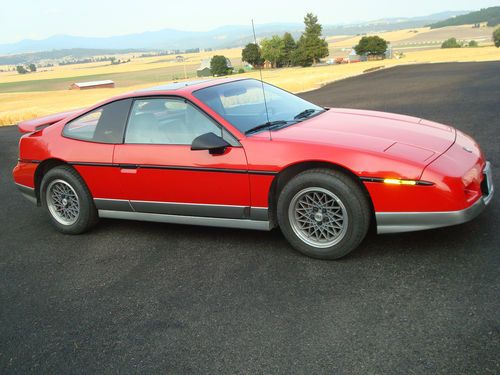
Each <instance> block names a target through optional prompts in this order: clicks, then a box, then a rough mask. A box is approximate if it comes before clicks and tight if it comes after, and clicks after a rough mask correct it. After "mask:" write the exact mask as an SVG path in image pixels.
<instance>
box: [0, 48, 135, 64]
mask: <svg viewBox="0 0 500 375" xmlns="http://www.w3.org/2000/svg"><path fill="white" fill-rule="evenodd" d="M130 52H138V51H137V50H135V49H95V48H93V49H91V48H70V49H58V50H52V51H42V52H30V53H21V54H17V55H6V56H0V65H16V64H29V63H32V62H38V61H40V60H53V59H62V58H64V57H72V58H74V59H81V58H87V57H90V56H101V55H115V54H122V53H130Z"/></svg>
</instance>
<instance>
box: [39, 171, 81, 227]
mask: <svg viewBox="0 0 500 375" xmlns="http://www.w3.org/2000/svg"><path fill="white" fill-rule="evenodd" d="M46 201H47V207H48V209H49V212H50V214H51V215H52V217H53V218H54V219H55V220H56V221H57V222H58V223H60V224H62V225H72V224H74V223H76V221H77V220H78V218H79V216H80V201H79V199H78V195H77V194H76V191H75V189H73V187H72V186H71V185H70V184H69V183H67V182H66V181H64V180H60V179H57V180H53V181H51V182H50V183H49V185H48V186H47V190H46Z"/></svg>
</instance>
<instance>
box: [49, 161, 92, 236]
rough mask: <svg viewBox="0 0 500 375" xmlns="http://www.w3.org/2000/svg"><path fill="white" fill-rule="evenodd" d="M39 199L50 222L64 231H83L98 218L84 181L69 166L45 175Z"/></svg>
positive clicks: (71, 232)
mask: <svg viewBox="0 0 500 375" xmlns="http://www.w3.org/2000/svg"><path fill="white" fill-rule="evenodd" d="M40 198H41V201H42V205H43V207H44V208H45V209H46V211H47V212H48V214H49V216H50V219H51V221H52V223H53V225H54V226H55V227H56V228H57V229H58V230H59V231H61V232H63V233H67V234H80V233H83V232H85V231H87V230H88V229H90V228H91V227H92V226H93V225H94V224H95V223H96V222H97V220H98V215H97V210H96V208H95V205H94V201H93V200H92V196H91V195H90V192H89V190H88V188H87V186H86V185H85V182H84V181H83V179H82V178H81V177H80V175H79V174H78V173H77V172H76V171H75V170H74V169H73V168H71V167H70V166H59V167H55V168H53V169H51V170H50V171H48V172H47V173H46V174H45V176H44V177H43V180H42V184H41V189H40Z"/></svg>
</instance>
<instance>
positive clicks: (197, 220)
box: [99, 210, 271, 230]
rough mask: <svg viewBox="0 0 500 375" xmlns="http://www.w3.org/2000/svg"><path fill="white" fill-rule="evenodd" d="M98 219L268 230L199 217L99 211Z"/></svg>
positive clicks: (259, 223) (236, 221)
mask: <svg viewBox="0 0 500 375" xmlns="http://www.w3.org/2000/svg"><path fill="white" fill-rule="evenodd" d="M99 217H102V218H108V219H126V220H140V221H154V222H159V223H171V224H188V225H203V226H209V227H224V228H241V229H255V230H270V229H271V226H270V223H269V222H268V221H257V220H246V219H227V218H215V217H201V216H183V215H167V214H156V213H145V212H128V211H110V210H99Z"/></svg>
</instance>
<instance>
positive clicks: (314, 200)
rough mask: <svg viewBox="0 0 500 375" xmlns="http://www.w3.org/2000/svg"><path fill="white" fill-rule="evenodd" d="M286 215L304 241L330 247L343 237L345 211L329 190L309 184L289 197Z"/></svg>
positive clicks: (295, 231) (344, 231) (345, 225)
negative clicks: (290, 198)
mask: <svg viewBox="0 0 500 375" xmlns="http://www.w3.org/2000/svg"><path fill="white" fill-rule="evenodd" d="M288 218H289V221H290V225H291V227H292V230H293V231H294V233H295V234H296V235H297V236H298V237H299V238H300V239H301V240H302V241H303V242H304V243H306V244H308V245H310V246H313V247H316V248H329V247H331V246H333V245H335V244H337V243H339V242H340V241H341V240H342V238H344V236H345V234H346V230H347V226H348V217H347V210H346V208H345V206H344V204H343V203H342V201H341V200H340V199H339V198H338V197H337V196H336V195H335V194H333V193H332V192H331V191H328V190H326V189H323V188H320V187H309V188H306V189H303V190H301V191H299V192H298V193H297V194H295V196H294V197H293V198H292V200H291V202H290V205H289V209H288Z"/></svg>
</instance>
